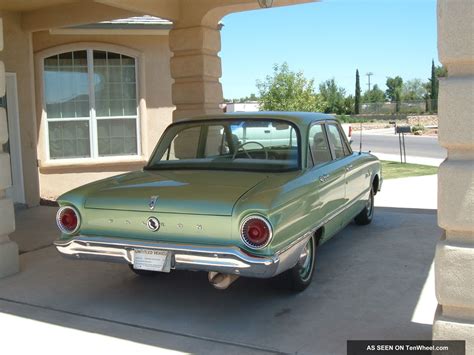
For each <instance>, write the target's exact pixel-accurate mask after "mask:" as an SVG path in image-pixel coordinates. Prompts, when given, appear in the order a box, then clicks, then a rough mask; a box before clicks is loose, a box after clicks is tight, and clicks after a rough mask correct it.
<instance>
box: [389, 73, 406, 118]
mask: <svg viewBox="0 0 474 355" xmlns="http://www.w3.org/2000/svg"><path fill="white" fill-rule="evenodd" d="M385 85H387V90H386V91H385V96H386V97H387V98H388V99H389V100H390V101H391V102H396V106H395V111H396V112H399V111H400V101H401V99H402V89H403V79H402V78H400V77H399V76H396V77H395V78H390V77H389V78H387V82H386V84H385Z"/></svg>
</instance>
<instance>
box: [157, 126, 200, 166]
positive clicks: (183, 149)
mask: <svg viewBox="0 0 474 355" xmlns="http://www.w3.org/2000/svg"><path fill="white" fill-rule="evenodd" d="M200 132H201V127H190V128H186V129H183V130H182V131H181V132H179V133H178V134H177V135H176V137H175V138H174V139H173V141H172V142H171V144H170V146H169V148H168V149H169V154H168V155H165V156H163V160H180V159H194V158H196V157H197V147H198V143H199V134H200Z"/></svg>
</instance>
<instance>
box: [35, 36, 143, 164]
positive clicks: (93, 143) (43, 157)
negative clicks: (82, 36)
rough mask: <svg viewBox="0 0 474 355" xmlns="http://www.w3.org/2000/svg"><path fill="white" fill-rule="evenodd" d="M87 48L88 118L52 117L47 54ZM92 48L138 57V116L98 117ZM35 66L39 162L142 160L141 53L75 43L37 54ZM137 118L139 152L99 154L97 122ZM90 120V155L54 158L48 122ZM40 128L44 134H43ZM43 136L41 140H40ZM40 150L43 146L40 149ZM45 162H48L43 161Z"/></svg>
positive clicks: (112, 47)
mask: <svg viewBox="0 0 474 355" xmlns="http://www.w3.org/2000/svg"><path fill="white" fill-rule="evenodd" d="M83 50H85V51H87V73H88V82H89V117H84V118H81V117H78V118H49V119H48V117H47V111H46V97H45V82H44V60H45V59H46V58H48V57H51V56H54V55H59V54H61V53H69V52H75V51H83ZM93 51H105V52H113V53H118V54H122V55H126V56H129V57H132V58H133V59H134V60H135V90H136V95H135V96H136V98H135V99H136V112H137V113H136V116H134V115H129V116H105V117H99V118H97V117H96V110H95V105H96V103H95V89H94V72H93ZM35 61H36V68H37V73H38V74H39V75H38V82H37V88H38V89H39V91H40V98H41V111H42V114H41V122H40V137H41V138H43V139H44V140H43V144H40V146H43V147H44V148H43V149H42V151H39V152H38V156H39V157H40V163H39V165H40V166H42V165H44V166H48V165H70V164H72V165H75V164H88V163H107V162H124V161H127V162H128V161H131V162H133V161H141V160H143V156H142V143H143V142H142V137H141V115H140V96H139V94H140V79H141V75H140V74H141V71H140V64H141V62H142V61H143V60H142V55H141V54H140V53H139V52H138V51H135V50H132V49H129V48H126V47H122V46H118V45H111V44H107V43H76V44H67V45H62V46H58V47H54V48H51V49H47V50H44V51H41V52H39V53H37V54H36V55H35ZM132 118H136V122H135V123H136V125H135V127H136V134H137V153H136V154H133V155H132V154H128V155H109V156H99V148H98V139H97V121H98V120H108V119H132ZM82 120H83V121H89V140H90V154H91V156H90V157H83V158H73V157H70V158H69V157H65V158H54V159H51V157H50V146H49V122H67V121H82ZM41 131H43V135H42V136H41ZM41 138H40V139H41ZM39 150H40V149H39ZM42 161H46V164H43V163H42Z"/></svg>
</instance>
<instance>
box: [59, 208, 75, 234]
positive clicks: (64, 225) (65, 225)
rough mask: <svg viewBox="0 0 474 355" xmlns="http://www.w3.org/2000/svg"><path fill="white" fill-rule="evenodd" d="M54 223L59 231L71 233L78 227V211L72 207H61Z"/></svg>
mask: <svg viewBox="0 0 474 355" xmlns="http://www.w3.org/2000/svg"><path fill="white" fill-rule="evenodd" d="M56 223H57V225H58V227H59V229H60V230H61V232H63V233H66V234H72V233H74V232H75V231H77V229H78V228H79V213H78V212H77V211H76V210H75V209H74V208H72V207H69V206H65V207H61V208H60V209H59V211H58V213H57V214H56Z"/></svg>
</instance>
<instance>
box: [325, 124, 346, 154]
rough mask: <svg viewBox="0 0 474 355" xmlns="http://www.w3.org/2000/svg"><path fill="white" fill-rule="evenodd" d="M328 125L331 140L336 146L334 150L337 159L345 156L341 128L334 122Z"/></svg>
mask: <svg viewBox="0 0 474 355" xmlns="http://www.w3.org/2000/svg"><path fill="white" fill-rule="evenodd" d="M326 127H327V128H328V137H329V142H331V145H332V146H333V147H334V152H335V153H336V159H338V158H342V157H344V148H343V147H342V140H341V135H340V134H339V130H338V129H337V127H336V126H335V125H332V124H328V125H327V126H326Z"/></svg>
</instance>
